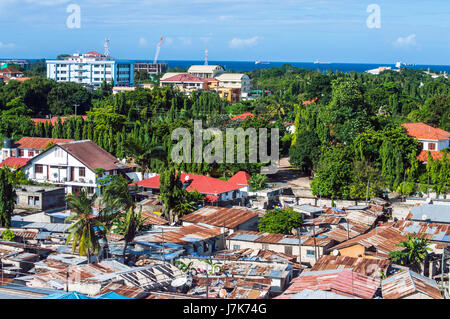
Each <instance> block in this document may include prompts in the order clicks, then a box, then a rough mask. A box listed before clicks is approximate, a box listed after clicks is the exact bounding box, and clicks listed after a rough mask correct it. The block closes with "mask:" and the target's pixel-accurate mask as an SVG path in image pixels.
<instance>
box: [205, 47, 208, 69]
mask: <svg viewBox="0 0 450 319" xmlns="http://www.w3.org/2000/svg"><path fill="white" fill-rule="evenodd" d="M205 65H208V47H206V49H205Z"/></svg>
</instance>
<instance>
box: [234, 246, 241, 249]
mask: <svg viewBox="0 0 450 319" xmlns="http://www.w3.org/2000/svg"><path fill="white" fill-rule="evenodd" d="M239 249H241V246H240V245H233V250H239Z"/></svg>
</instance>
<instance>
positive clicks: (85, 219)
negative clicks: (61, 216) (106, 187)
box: [66, 190, 105, 263]
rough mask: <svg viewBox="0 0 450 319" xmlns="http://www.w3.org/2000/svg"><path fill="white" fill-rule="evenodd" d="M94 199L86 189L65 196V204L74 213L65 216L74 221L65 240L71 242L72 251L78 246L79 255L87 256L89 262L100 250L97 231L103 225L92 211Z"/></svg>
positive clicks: (102, 227) (67, 219)
mask: <svg viewBox="0 0 450 319" xmlns="http://www.w3.org/2000/svg"><path fill="white" fill-rule="evenodd" d="M96 199H97V196H96V195H94V196H92V197H89V196H88V194H87V192H86V190H82V191H81V192H80V193H79V194H78V195H77V194H72V195H69V196H67V198H66V201H67V204H68V205H69V207H70V209H71V210H72V211H73V212H74V213H75V214H74V215H71V216H69V217H68V218H66V221H69V222H71V221H74V223H73V224H72V225H71V226H70V227H69V228H68V230H69V231H70V233H69V236H68V237H67V241H66V242H67V243H70V242H72V253H74V252H75V249H76V248H77V247H78V251H79V254H80V256H87V260H88V263H90V262H91V256H92V255H93V254H97V253H98V252H99V250H100V242H99V238H98V236H97V231H101V230H102V229H104V227H105V225H104V224H103V223H101V222H100V220H99V219H98V218H97V216H95V215H94V213H93V208H92V206H93V205H94V203H95V201H96Z"/></svg>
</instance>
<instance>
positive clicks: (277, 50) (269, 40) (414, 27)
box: [0, 0, 450, 65]
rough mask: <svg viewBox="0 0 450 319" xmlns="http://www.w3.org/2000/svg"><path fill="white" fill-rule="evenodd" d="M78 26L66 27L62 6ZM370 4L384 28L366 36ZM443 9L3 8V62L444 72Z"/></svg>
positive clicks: (449, 23)
mask: <svg viewBox="0 0 450 319" xmlns="http://www.w3.org/2000/svg"><path fill="white" fill-rule="evenodd" d="M70 4H77V5H79V7H80V9H81V27H80V28H68V26H67V23H66V21H67V19H68V17H69V16H70V14H71V13H68V12H66V9H67V7H68V5H70ZM370 4H377V5H378V6H379V8H380V10H381V11H380V13H381V15H380V16H381V27H380V28H369V27H368V26H367V23H366V20H367V19H368V17H369V15H371V13H368V12H367V7H368V6H369V5H370ZM449 33H450V1H449V0H430V1H414V0H409V1H408V0H369V1H365V0H341V1H338V0H336V1H328V0H315V1H313V0H279V1H267V0H184V1H180V0H0V57H16V58H42V57H45V58H54V57H56V56H57V55H58V54H60V53H74V52H80V53H83V52H87V51H91V50H95V51H99V52H103V42H104V39H105V37H109V38H110V39H111V49H110V52H111V55H112V56H114V57H118V58H123V59H150V60H152V59H153V57H154V54H155V50H156V45H157V43H158V41H159V38H160V37H161V36H163V37H164V42H163V46H162V48H161V53H160V60H189V59H193V60H201V59H203V57H204V50H205V47H206V46H208V48H209V59H210V60H233V61H253V60H267V61H290V62H311V61H314V60H316V59H319V60H321V61H331V62H367V63H395V61H398V60H401V61H405V62H407V63H415V64H446V65H448V64H450V61H449V57H450V41H449V40H450V36H449Z"/></svg>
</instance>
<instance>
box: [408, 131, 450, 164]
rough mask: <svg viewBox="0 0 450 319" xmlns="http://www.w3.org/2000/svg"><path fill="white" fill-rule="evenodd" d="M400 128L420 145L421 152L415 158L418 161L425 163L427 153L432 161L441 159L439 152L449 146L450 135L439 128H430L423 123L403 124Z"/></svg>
mask: <svg viewBox="0 0 450 319" xmlns="http://www.w3.org/2000/svg"><path fill="white" fill-rule="evenodd" d="M402 126H403V127H404V128H405V129H406V133H407V134H408V136H410V137H414V138H416V139H418V140H419V142H420V143H422V152H421V153H420V154H419V156H418V157H417V158H418V159H419V160H420V161H422V162H426V161H427V157H428V151H429V152H430V154H431V156H432V157H433V159H441V158H442V155H443V153H442V152H441V150H443V149H446V148H448V147H449V146H450V144H449V142H450V133H449V132H447V131H444V130H442V129H440V128H435V127H432V126H430V125H428V124H425V123H404V124H402Z"/></svg>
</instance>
